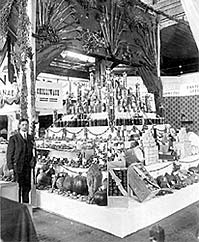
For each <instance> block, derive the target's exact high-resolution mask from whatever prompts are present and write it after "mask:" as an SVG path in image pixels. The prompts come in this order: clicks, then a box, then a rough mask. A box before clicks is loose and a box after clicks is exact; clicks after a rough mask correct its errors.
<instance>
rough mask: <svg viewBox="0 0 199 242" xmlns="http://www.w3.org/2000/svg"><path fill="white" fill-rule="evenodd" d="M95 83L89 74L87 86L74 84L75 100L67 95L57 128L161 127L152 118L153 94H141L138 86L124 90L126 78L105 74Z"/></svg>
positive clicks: (107, 72) (153, 113)
mask: <svg viewBox="0 0 199 242" xmlns="http://www.w3.org/2000/svg"><path fill="white" fill-rule="evenodd" d="M101 79H102V80H101V81H97V80H95V78H94V75H93V74H91V76H90V81H89V82H88V84H87V85H86V84H85V83H84V85H81V84H80V83H78V84H77V90H76V93H77V94H76V97H75V94H74V93H72V92H71V90H70V91H69V93H68V96H67V101H66V115H65V116H63V117H62V119H60V120H57V121H56V122H55V126H56V127H65V126H66V127H84V126H87V127H90V126H107V125H111V124H113V125H117V126H120V125H142V124H143V122H145V123H146V124H147V125H148V124H161V123H163V119H161V118H157V117H156V115H155V108H154V107H155V104H154V97H153V94H150V93H147V94H146V93H145V94H143V93H141V91H140V84H139V83H137V84H136V88H135V90H134V91H133V89H132V87H128V86H127V75H126V73H124V74H123V75H122V76H116V75H114V74H113V73H112V72H111V71H110V70H109V69H107V70H106V76H105V78H104V77H103V78H101Z"/></svg>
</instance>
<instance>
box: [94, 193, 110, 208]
mask: <svg viewBox="0 0 199 242" xmlns="http://www.w3.org/2000/svg"><path fill="white" fill-rule="evenodd" d="M93 202H94V203H95V204H97V205H99V206H107V190H103V191H97V192H96V193H95V194H94V197H93Z"/></svg>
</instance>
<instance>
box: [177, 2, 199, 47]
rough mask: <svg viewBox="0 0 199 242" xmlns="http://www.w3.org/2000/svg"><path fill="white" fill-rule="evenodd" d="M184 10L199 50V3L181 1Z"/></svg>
mask: <svg viewBox="0 0 199 242" xmlns="http://www.w3.org/2000/svg"><path fill="white" fill-rule="evenodd" d="M181 3H182V6H183V9H184V11H185V14H186V16H187V19H188V21H189V25H190V28H191V31H192V33H193V36H194V39H195V42H196V45H197V47H198V50H199V24H198V23H199V1H198V0H181Z"/></svg>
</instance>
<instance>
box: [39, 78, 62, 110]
mask: <svg viewBox="0 0 199 242" xmlns="http://www.w3.org/2000/svg"><path fill="white" fill-rule="evenodd" d="M62 108H63V95H62V85H61V84H58V83H51V82H43V81H37V82H36V110H37V111H39V110H41V109H48V110H59V109H62Z"/></svg>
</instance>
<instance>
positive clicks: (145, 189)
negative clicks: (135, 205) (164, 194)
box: [128, 163, 159, 202]
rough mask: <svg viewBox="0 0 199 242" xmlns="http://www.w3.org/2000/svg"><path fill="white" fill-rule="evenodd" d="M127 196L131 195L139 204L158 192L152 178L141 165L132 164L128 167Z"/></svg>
mask: <svg viewBox="0 0 199 242" xmlns="http://www.w3.org/2000/svg"><path fill="white" fill-rule="evenodd" d="M128 179H129V195H130V196H131V194H132V193H133V194H134V195H135V196H136V197H137V198H138V200H139V201H140V202H143V201H144V200H145V199H146V198H147V197H149V196H150V195H152V194H153V193H154V192H156V191H157V190H159V186H158V185H157V183H156V181H155V180H154V178H153V177H152V176H151V175H150V174H149V172H148V171H147V170H146V168H145V167H144V166H143V164H139V163H137V164H132V165H131V166H129V167H128Z"/></svg>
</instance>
